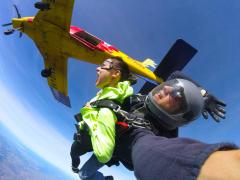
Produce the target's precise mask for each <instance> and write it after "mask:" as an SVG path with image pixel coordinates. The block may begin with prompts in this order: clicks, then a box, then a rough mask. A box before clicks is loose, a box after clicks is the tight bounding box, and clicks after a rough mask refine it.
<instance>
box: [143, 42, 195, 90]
mask: <svg viewBox="0 0 240 180" xmlns="http://www.w3.org/2000/svg"><path fill="white" fill-rule="evenodd" d="M196 53H197V50H196V49H195V48H194V47H192V46H191V45H190V44H188V43H187V42H185V41H184V40H182V39H178V40H177V41H176V42H175V43H174V44H173V46H172V47H171V49H170V50H169V51H168V53H167V54H166V56H165V57H164V58H163V60H162V61H161V63H160V64H159V65H158V67H157V68H156V69H155V71H154V74H156V75H157V76H158V77H160V78H162V79H163V80H164V81H165V80H166V79H167V78H168V77H169V76H170V75H171V74H172V73H173V72H174V71H177V70H178V71H181V70H182V69H183V68H184V67H185V66H186V65H187V63H188V62H189V61H190V60H191V59H192V57H193V56H194V55H195V54H196ZM155 86H156V85H155V84H153V83H150V82H146V83H145V84H144V85H143V87H142V88H141V89H140V91H139V93H141V94H148V93H149V92H150V91H151V90H152V89H153V88H154V87H155Z"/></svg>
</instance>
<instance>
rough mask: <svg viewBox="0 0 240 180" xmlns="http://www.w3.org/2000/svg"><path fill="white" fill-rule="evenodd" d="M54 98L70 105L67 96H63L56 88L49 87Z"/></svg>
mask: <svg viewBox="0 0 240 180" xmlns="http://www.w3.org/2000/svg"><path fill="white" fill-rule="evenodd" d="M50 89H51V91H52V93H53V95H54V97H55V99H56V100H57V101H59V102H60V103H63V104H64V105H66V106H68V107H71V104H70V99H69V96H65V95H64V94H63V93H61V92H59V91H58V90H56V89H54V88H52V87H50Z"/></svg>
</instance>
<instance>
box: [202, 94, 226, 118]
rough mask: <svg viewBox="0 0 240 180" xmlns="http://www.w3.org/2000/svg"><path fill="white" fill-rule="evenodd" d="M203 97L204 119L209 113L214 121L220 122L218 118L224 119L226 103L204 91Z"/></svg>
mask: <svg viewBox="0 0 240 180" xmlns="http://www.w3.org/2000/svg"><path fill="white" fill-rule="evenodd" d="M203 98H204V109H203V112H202V115H203V117H204V119H208V114H210V116H212V118H213V119H214V120H215V121H216V122H220V118H222V119H225V114H226V111H225V109H224V107H225V106H226V104H225V103H224V102H223V101H221V100H219V99H217V98H216V97H215V96H213V95H212V94H208V93H206V95H205V96H204V97H203Z"/></svg>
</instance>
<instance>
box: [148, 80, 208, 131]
mask: <svg viewBox="0 0 240 180" xmlns="http://www.w3.org/2000/svg"><path fill="white" fill-rule="evenodd" d="M167 95H168V98H171V99H173V100H172V102H175V107H178V108H176V109H173V111H170V110H166V107H164V106H163V105H161V101H163V100H164V99H163V98H162V97H167ZM171 99H169V100H168V102H169V104H170V102H171V101H170V100H171ZM145 103H146V106H147V108H148V111H149V112H150V114H152V115H153V116H154V117H155V119H157V121H158V123H160V124H161V125H162V126H163V127H165V128H167V129H169V130H172V129H174V128H176V127H179V126H182V125H185V124H187V123H189V122H191V121H193V120H195V119H196V118H198V116H199V115H200V114H201V112H202V110H203V105H204V101H203V97H202V95H201V93H200V89H199V88H198V87H197V86H196V85H195V84H193V83H192V82H190V81H188V80H185V79H172V80H170V81H166V82H164V83H162V84H160V85H159V86H157V87H155V88H154V89H153V90H152V91H151V92H150V93H149V94H148V96H147V99H146V101H145ZM165 104H166V103H165ZM169 104H167V105H169ZM173 104H174V103H173ZM171 105H172V104H170V105H169V106H171ZM172 106H174V105H172ZM170 108H171V107H170ZM168 109H169V108H168Z"/></svg>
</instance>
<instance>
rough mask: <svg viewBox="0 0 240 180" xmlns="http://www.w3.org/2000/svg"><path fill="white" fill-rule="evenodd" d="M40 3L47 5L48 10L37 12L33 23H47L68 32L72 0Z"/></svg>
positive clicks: (50, 0) (45, 0)
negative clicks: (48, 6)
mask: <svg viewBox="0 0 240 180" xmlns="http://www.w3.org/2000/svg"><path fill="white" fill-rule="evenodd" d="M42 2H43V3H49V5H50V9H48V10H40V11H38V13H37V15H36V16H35V18H34V21H41V20H43V21H47V22H50V23H51V24H55V25H56V26H58V27H61V29H63V30H66V31H67V32H69V29H70V24H71V20H72V10H73V4H74V0H42Z"/></svg>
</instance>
